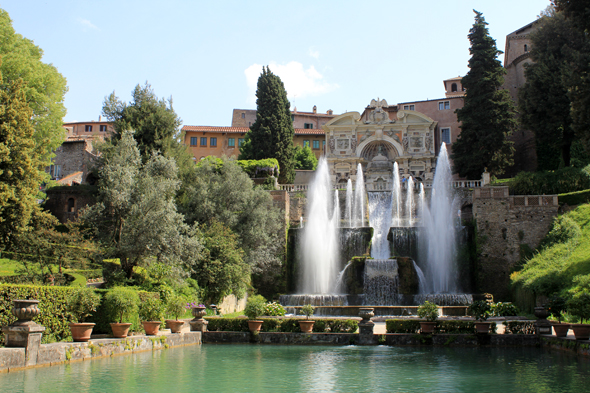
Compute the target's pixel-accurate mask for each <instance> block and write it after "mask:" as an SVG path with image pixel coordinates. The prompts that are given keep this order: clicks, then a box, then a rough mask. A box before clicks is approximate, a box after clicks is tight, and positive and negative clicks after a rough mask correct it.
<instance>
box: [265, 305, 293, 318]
mask: <svg viewBox="0 0 590 393" xmlns="http://www.w3.org/2000/svg"><path fill="white" fill-rule="evenodd" d="M286 313H287V312H286V311H285V308H284V307H283V306H281V305H280V304H279V303H277V302H272V303H267V304H266V306H264V314H263V315H267V316H269V317H284V316H285V314H286Z"/></svg>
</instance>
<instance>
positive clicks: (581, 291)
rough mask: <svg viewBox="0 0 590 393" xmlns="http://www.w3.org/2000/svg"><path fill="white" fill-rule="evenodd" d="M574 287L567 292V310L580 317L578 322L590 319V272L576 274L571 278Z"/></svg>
mask: <svg viewBox="0 0 590 393" xmlns="http://www.w3.org/2000/svg"><path fill="white" fill-rule="evenodd" d="M573 283H574V287H572V288H571V289H570V290H569V291H568V293H569V295H570V296H571V297H570V299H568V301H567V310H568V311H569V313H570V314H572V315H573V316H575V317H578V318H580V322H581V323H584V321H588V320H590V274H587V275H578V276H575V277H574V279H573Z"/></svg>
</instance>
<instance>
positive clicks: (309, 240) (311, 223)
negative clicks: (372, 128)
mask: <svg viewBox="0 0 590 393" xmlns="http://www.w3.org/2000/svg"><path fill="white" fill-rule="evenodd" d="M333 193H334V191H333V190H332V186H331V184H330V174H329V170H328V164H327V162H326V160H325V158H321V159H320V162H319V165H318V168H317V170H316V174H315V177H314V179H313V180H312V182H311V184H310V186H309V190H308V194H307V196H308V204H307V211H306V214H305V216H306V217H307V223H306V225H305V228H304V229H303V234H302V236H301V241H300V243H299V248H298V249H299V252H298V255H299V262H300V266H301V267H302V269H301V270H302V273H301V276H300V282H299V285H298V289H299V291H300V293H306V294H330V293H334V291H335V290H336V289H335V281H336V277H337V275H338V271H339V270H340V269H339V266H338V255H339V240H340V239H339V235H340V234H339V228H338V224H339V220H340V216H339V212H338V210H337V209H338V205H337V203H338V202H337V191H336V197H333V195H334V194H333Z"/></svg>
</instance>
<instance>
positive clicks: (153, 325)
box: [141, 321, 162, 336]
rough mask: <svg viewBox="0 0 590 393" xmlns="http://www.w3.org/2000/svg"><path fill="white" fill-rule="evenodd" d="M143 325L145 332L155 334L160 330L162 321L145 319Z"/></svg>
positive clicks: (149, 334)
mask: <svg viewBox="0 0 590 393" xmlns="http://www.w3.org/2000/svg"><path fill="white" fill-rule="evenodd" d="M141 324H142V325H143V330H145V334H146V335H148V336H155V335H156V334H158V331H159V330H160V325H161V324H162V322H160V321H143V322H141Z"/></svg>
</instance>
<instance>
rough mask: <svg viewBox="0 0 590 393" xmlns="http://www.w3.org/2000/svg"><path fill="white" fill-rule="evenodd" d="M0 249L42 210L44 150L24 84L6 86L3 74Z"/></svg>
mask: <svg viewBox="0 0 590 393" xmlns="http://www.w3.org/2000/svg"><path fill="white" fill-rule="evenodd" d="M0 85H2V86H3V87H2V89H0V248H2V246H3V245H4V246H5V245H7V243H8V242H9V241H10V238H11V236H12V235H14V234H15V233H16V232H18V231H21V230H23V229H24V228H25V227H27V225H29V222H30V220H31V217H32V216H33V215H34V214H35V213H36V212H38V211H39V204H38V203H37V195H38V193H39V185H40V183H41V181H42V180H43V171H42V170H43V162H42V161H41V157H42V154H40V152H41V150H42V149H41V148H39V147H37V146H36V144H35V140H34V133H35V130H34V128H33V125H32V123H31V118H32V117H33V110H32V109H31V108H30V107H29V105H28V103H27V99H26V97H25V92H24V90H23V81H22V80H16V81H11V82H9V83H8V84H3V83H2V74H1V73H0Z"/></svg>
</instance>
